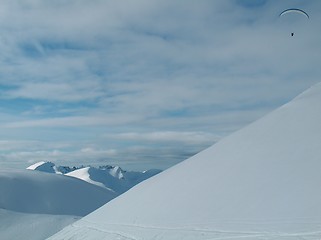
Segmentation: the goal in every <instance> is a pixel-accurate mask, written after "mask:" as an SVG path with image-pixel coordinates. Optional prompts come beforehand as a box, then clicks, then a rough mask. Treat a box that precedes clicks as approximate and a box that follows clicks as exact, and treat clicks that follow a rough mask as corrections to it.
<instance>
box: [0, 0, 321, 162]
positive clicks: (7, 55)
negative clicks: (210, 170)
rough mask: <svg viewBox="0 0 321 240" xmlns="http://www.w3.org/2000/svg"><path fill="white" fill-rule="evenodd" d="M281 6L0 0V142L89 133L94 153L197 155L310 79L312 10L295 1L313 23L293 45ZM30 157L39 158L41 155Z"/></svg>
mask: <svg viewBox="0 0 321 240" xmlns="http://www.w3.org/2000/svg"><path fill="white" fill-rule="evenodd" d="M291 5H293V1H291V0H285V1H282V2H278V1H266V3H265V4H263V5H256V6H253V5H251V6H249V5H247V4H245V3H244V2H242V1H234V0H230V1H226V0H221V1H211V0H204V1H201V2H200V1H198V2H195V1H192V0H187V1H184V2H182V1H178V0H177V1H176V0H171V1H169V0H168V1H149V0H138V1H135V2H133V1H129V0H128V1H127V0H126V1H116V0H107V1H104V0H95V1H84V0H79V1H74V0H72V1H40V0H26V1H9V0H4V1H2V2H1V8H0V51H1V55H0V101H1V107H0V110H1V114H0V123H1V125H0V129H1V133H2V134H3V138H1V139H0V140H3V141H6V139H13V141H18V140H17V139H27V140H33V141H40V140H47V141H50V140H53V139H54V141H61V142H64V141H67V140H69V141H72V140H74V141H78V140H79V139H81V140H83V139H89V141H92V140H93V139H94V138H95V137H96V141H94V142H95V143H93V146H90V148H88V149H87V150H89V149H92V150H93V151H92V152H90V151H88V152H87V153H88V155H89V153H91V154H92V155H93V156H96V157H98V156H100V153H99V151H101V155H103V154H107V152H105V153H104V151H107V150H108V149H116V150H117V153H119V152H122V149H123V150H124V151H123V152H126V150H128V149H129V147H130V146H127V145H126V146H124V144H123V143H122V140H124V141H125V140H126V142H127V144H129V142H131V143H130V144H134V142H135V141H134V140H137V141H140V144H141V145H139V146H138V147H142V144H143V143H145V144H147V142H148V141H150V142H153V143H154V144H155V145H156V143H159V144H163V145H164V144H165V143H166V142H167V143H169V144H170V143H172V144H173V142H174V143H175V144H174V145H175V148H176V150H177V149H178V150H179V151H181V152H186V151H184V150H182V148H183V146H186V145H189V146H190V145H192V144H195V146H197V147H196V148H197V149H198V150H199V149H200V146H205V145H206V143H209V142H211V141H212V139H214V141H216V140H217V139H218V138H219V137H222V136H224V135H226V134H228V133H230V132H231V131H234V130H236V129H238V128H240V127H241V126H244V125H246V124H247V123H249V122H251V121H253V120H255V119H256V118H258V117H260V116H262V115H263V114H265V113H267V112H268V111H270V110H272V109H273V108H275V107H277V106H279V105H281V104H283V103H285V102H286V101H288V100H289V99H291V98H292V97H294V96H295V95H296V94H298V93H300V92H301V91H303V90H304V89H305V88H307V87H309V86H310V85H312V84H314V83H316V82H318V81H320V75H321V70H320V68H319V63H320V62H321V54H320V50H321V49H320V41H321V34H320V31H319V28H320V22H321V19H320V18H321V17H320V14H319V12H320V8H321V4H320V3H319V2H318V1H310V0H307V1H304V2H300V3H299V2H297V6H296V7H302V8H304V9H305V10H306V11H308V12H309V14H310V16H311V18H310V21H309V23H308V24H306V23H304V24H302V25H301V24H298V25H296V34H295V37H293V38H291V37H290V36H289V33H288V31H289V25H287V24H284V23H282V22H280V21H279V19H278V14H279V12H280V11H281V10H282V9H284V8H287V7H290V6H291ZM40 128H41V129H40ZM62 128H63V130H61V129H62ZM58 129H59V131H58ZM73 136H74V137H73ZM101 136H105V137H106V136H109V137H110V138H113V140H115V141H116V142H117V144H118V145H117V144H116V143H113V146H112V147H109V146H107V145H108V144H111V142H110V140H108V141H107V140H106V138H103V137H101ZM73 138H74V139H73ZM103 140H106V141H107V142H108V143H105V144H102V145H104V146H102V145H101V144H99V143H98V141H103ZM23 144H24V143H18V145H19V146H20V145H21V146H22V145H23ZM25 144H26V145H25V146H26V147H27V146H29V144H27V143H25ZM4 145H5V144H4V143H3V146H4ZM116 145H117V146H116ZM163 145H162V146H163ZM165 145H166V144H165ZM6 146H7V145H6ZM98 146H99V147H98ZM131 146H132V145H131ZM145 146H146V145H145ZM162 146H160V148H161V147H162ZM180 146H182V148H180ZM4 147H5V146H4ZM7 147H8V146H7ZM82 147H83V148H82ZM82 147H80V146H78V147H77V149H78V150H77V151H79V152H81V150H80V149H83V150H85V149H86V147H85V146H82ZM132 147H134V146H132ZM135 147H137V146H135ZM147 147H150V146H147ZM37 149H38V148H37ZM54 149H56V150H59V151H60V152H57V154H59V157H61V158H64V159H67V158H68V157H70V156H68V151H67V150H66V149H65V150H63V151H62V150H61V149H60V148H54V147H52V148H51V149H49V148H48V149H47V148H46V149H45V150H46V151H48V153H49V152H50V151H53V150H54ZM106 149H107V150H106ZM155 149H156V148H152V150H153V151H154V150H155ZM34 150H35V149H34ZM38 150H39V151H38V155H39V158H41V157H40V156H42V154H43V156H44V155H46V154H48V153H42V152H41V149H38ZM152 150H151V151H150V152H149V150H147V149H145V150H144V151H146V152H147V153H148V154H147V155H149V154H150V153H151V152H152ZM176 150H173V149H171V150H170V151H169V150H168V151H167V150H166V151H164V152H162V150H159V151H158V152H155V155H157V156H159V155H160V154H164V155H165V152H169V154H168V155H171V156H172V157H173V155H172V154H171V153H174V152H175V151H176ZM12 151H14V148H13V149H12ZM70 151H71V150H70ZM20 152H22V150H21V151H20ZM25 152H28V150H26V151H25ZM129 152H130V151H129ZM193 152H195V151H193ZM130 153H131V154H132V155H133V158H134V156H137V157H139V156H140V154H142V155H143V153H142V152H140V153H139V154H138V153H135V152H134V151H131V152H130ZM135 154H136V155H135ZM176 154H177V155H178V156H179V155H180V154H179V152H176ZM73 155H74V156H76V155H77V154H75V153H73ZM107 155H108V154H107ZM116 155H117V154H116ZM86 156H87V155H86ZM180 156H181V155H180ZM56 157H57V156H56ZM12 158H13V157H12ZM36 158H37V157H36ZM72 158H73V159H76V157H75V158H74V157H72ZM21 159H23V158H21ZM144 159H147V157H145V158H144ZM141 161H143V160H141Z"/></svg>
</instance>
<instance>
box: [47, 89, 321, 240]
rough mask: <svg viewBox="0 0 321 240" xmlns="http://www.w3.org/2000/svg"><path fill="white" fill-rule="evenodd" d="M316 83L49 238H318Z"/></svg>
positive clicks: (320, 191)
mask: <svg viewBox="0 0 321 240" xmlns="http://www.w3.org/2000/svg"><path fill="white" fill-rule="evenodd" d="M320 104H321V84H318V85H316V86H314V87H312V88H311V89H309V90H307V91H306V92H305V93H303V94H301V95H300V96H298V97H297V98H295V99H294V100H293V101H291V102H290V103H288V104H286V105H284V106H282V107H281V108H279V109H277V110H276V111H274V112H272V113H270V114H268V115H267V116H265V117H264V118H262V119H260V120H258V121H256V122H254V123H253V124H251V125H249V126H247V127H245V128H243V129H242V130H240V131H238V132H235V133H234V134H232V135H230V136H229V137H227V138H225V139H223V140H222V141H220V142H219V143H217V144H215V145H213V146H212V147H210V148H208V149H207V150H205V151H203V152H201V153H199V154H197V155H195V156H193V157H192V158H190V159H188V160H186V161H184V162H182V163H181V164H178V165H176V166H175V167H172V168H171V169H168V170H167V171H165V172H163V173H160V174H158V175H157V176H155V177H153V178H151V179H149V180H147V181H145V182H143V183H141V184H139V185H137V186H136V187H135V188H133V189H131V190H129V191H128V192H126V193H125V194H123V195H121V196H120V197H118V198H117V199H115V200H114V201H111V202H109V203H108V204H106V205H104V206H103V207H101V208H100V209H99V210H97V211H95V212H93V213H91V214H89V215H88V216H86V217H84V218H83V219H81V220H80V221H78V222H76V223H75V224H73V225H72V226H69V227H67V228H66V229H64V230H63V231H61V232H60V233H58V234H56V235H54V236H53V237H52V238H50V239H71V238H72V237H73V238H77V237H80V236H82V237H84V238H85V239H166V240H171V239H198V240H203V239H225V238H229V239H260V240H261V239H265V240H266V239H268V240H270V239H271V240H272V239H284V240H285V239H286V240H289V239H291V240H292V239H307V240H308V239H321V204H320V203H321V188H320V184H321V173H320V169H321V107H320Z"/></svg>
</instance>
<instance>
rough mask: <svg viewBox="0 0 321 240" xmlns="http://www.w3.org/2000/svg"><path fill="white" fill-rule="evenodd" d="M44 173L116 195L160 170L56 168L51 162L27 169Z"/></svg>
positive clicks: (39, 163) (106, 167) (36, 164)
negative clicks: (62, 176) (67, 178)
mask: <svg viewBox="0 0 321 240" xmlns="http://www.w3.org/2000/svg"><path fill="white" fill-rule="evenodd" d="M27 169H28V170H36V171H41V172H46V173H54V174H62V175H65V176H70V177H74V178H78V179H81V180H83V181H86V182H88V183H91V184H94V185H96V186H99V187H103V188H106V189H108V190H110V191H111V192H113V193H114V194H116V195H119V194H122V193H124V192H126V191H127V190H128V189H130V188H132V187H133V186H135V185H136V184H138V183H140V182H142V181H144V180H146V179H148V178H150V177H152V176H154V175H156V174H158V173H160V172H161V170H158V169H151V170H147V171H143V172H136V171H125V170H123V169H121V168H120V167H118V166H111V165H105V166H99V167H92V166H80V167H75V166H74V167H69V166H56V165H55V164H54V163H52V162H43V161H42V162H38V163H35V164H33V165H31V166H29V167H28V168H27Z"/></svg>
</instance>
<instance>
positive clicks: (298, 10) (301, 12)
mask: <svg viewBox="0 0 321 240" xmlns="http://www.w3.org/2000/svg"><path fill="white" fill-rule="evenodd" d="M288 13H299V14H303V15H305V16H306V17H307V18H310V16H309V15H308V14H307V13H306V12H305V11H303V10H302V9H298V8H289V9H286V10H284V11H283V12H281V13H280V15H279V16H280V17H281V16H283V15H285V14H288Z"/></svg>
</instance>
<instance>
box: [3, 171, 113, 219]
mask: <svg viewBox="0 0 321 240" xmlns="http://www.w3.org/2000/svg"><path fill="white" fill-rule="evenodd" d="M0 193H1V194H0V209H1V208H2V209H7V210H11V211H16V212H24V213H41V214H56V215H59V214H61V215H76V216H84V215H86V214H88V213H90V212H92V211H93V210H95V209H97V208H98V207H100V206H102V205H103V204H105V203H106V202H108V201H110V200H111V199H113V198H114V197H115V194H114V193H113V192H111V191H109V190H107V189H103V188H100V187H97V186H94V185H92V184H89V183H87V182H84V181H81V180H79V179H75V178H71V177H67V176H63V175H58V174H48V173H42V172H39V171H27V170H23V171H18V170H0Z"/></svg>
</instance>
